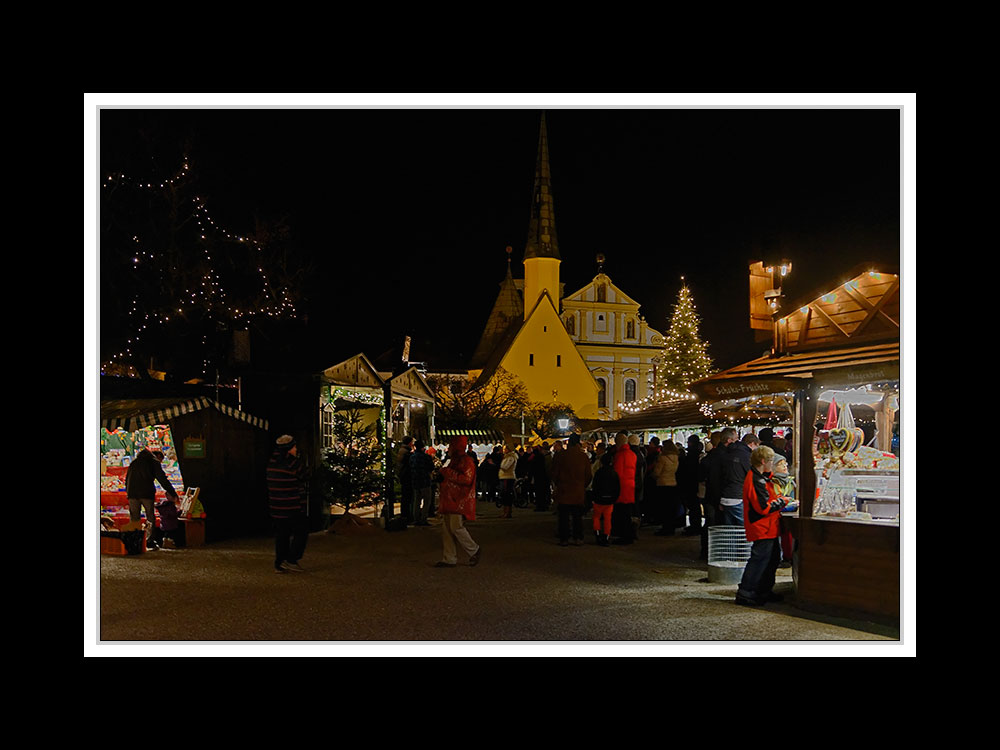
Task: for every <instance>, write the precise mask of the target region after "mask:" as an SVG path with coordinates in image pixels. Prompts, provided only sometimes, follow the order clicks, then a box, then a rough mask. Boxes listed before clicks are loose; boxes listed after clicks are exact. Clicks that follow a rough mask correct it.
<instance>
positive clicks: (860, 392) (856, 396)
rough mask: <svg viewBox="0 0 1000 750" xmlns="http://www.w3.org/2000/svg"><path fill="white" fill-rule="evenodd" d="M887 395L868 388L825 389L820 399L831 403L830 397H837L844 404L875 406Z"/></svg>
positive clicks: (840, 403)
mask: <svg viewBox="0 0 1000 750" xmlns="http://www.w3.org/2000/svg"><path fill="white" fill-rule="evenodd" d="M884 397H885V394H884V393H880V392H878V391H869V390H866V389H857V390H850V391H823V393H821V394H819V400H820V402H821V403H830V399H834V398H835V399H836V400H837V403H838V404H839V405H841V406H842V405H844V404H859V405H861V406H874V405H875V404H880V403H882V399H883V398H884Z"/></svg>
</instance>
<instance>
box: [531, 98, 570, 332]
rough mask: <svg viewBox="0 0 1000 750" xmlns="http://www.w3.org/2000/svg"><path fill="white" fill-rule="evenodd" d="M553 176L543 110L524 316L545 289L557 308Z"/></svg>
mask: <svg viewBox="0 0 1000 750" xmlns="http://www.w3.org/2000/svg"><path fill="white" fill-rule="evenodd" d="M552 205H553V204H552V175H551V173H550V172H549V137H548V133H547V132H546V129H545V113H544V112H542V127H541V130H540V131H539V134H538V163H537V164H536V166H535V191H534V194H533V196H532V200H531V221H530V222H529V223H528V243H527V245H526V246H525V248H524V315H525V318H527V316H528V315H529V314H530V313H531V310H532V309H534V307H535V303H536V302H538V300H539V299H541V297H542V295H543V294H544V293H545V292H548V295H549V299H550V300H551V302H552V305H553V306H554V307H555V308H556V310H557V311H558V310H559V299H560V296H561V295H560V291H561V290H560V286H559V264H560V263H561V262H562V259H561V258H560V257H559V241H558V239H557V238H556V219H555V212H554V211H553V208H552Z"/></svg>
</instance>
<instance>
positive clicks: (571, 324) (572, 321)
mask: <svg viewBox="0 0 1000 750" xmlns="http://www.w3.org/2000/svg"><path fill="white" fill-rule="evenodd" d="M566 333H568V334H569V335H570V336H573V335H574V334H576V318H574V317H573V316H572V315H571V316H570V317H568V318H566Z"/></svg>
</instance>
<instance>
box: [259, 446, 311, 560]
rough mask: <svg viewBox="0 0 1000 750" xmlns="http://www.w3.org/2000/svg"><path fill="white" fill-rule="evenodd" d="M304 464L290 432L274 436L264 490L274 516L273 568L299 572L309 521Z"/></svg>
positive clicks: (272, 516)
mask: <svg viewBox="0 0 1000 750" xmlns="http://www.w3.org/2000/svg"><path fill="white" fill-rule="evenodd" d="M304 475H305V466H304V465H303V463H302V461H301V460H300V459H299V457H298V448H297V447H296V446H295V439H294V438H293V437H292V436H291V435H282V436H281V437H280V438H278V441H277V444H276V445H275V448H274V453H272V454H271V460H270V461H269V462H268V464H267V494H268V501H269V505H270V509H271V518H272V519H273V520H274V528H275V533H274V572H275V573H288V572H289V571H295V572H301V571H302V567H301V566H300V565H299V560H300V559H301V558H302V554H303V553H304V552H305V550H306V541H307V540H308V538H309V525H308V519H307V517H306V507H305V497H304V493H303V487H302V483H303V477H304Z"/></svg>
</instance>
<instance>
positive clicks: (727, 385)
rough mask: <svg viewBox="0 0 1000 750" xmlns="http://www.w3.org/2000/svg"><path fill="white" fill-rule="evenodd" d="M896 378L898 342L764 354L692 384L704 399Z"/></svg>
mask: <svg viewBox="0 0 1000 750" xmlns="http://www.w3.org/2000/svg"><path fill="white" fill-rule="evenodd" d="M898 379H899V341H891V342H887V343H884V344H870V345H867V346H856V347H841V348H836V349H823V350H819V351H812V352H800V353H796V354H784V355H781V356H767V357H760V358H759V359H755V360H751V361H750V362H746V363H744V364H742V365H738V366H737V367H733V368H731V369H729V370H725V371H724V372H720V373H716V374H715V375H712V376H710V377H707V378H704V379H703V380H699V381H696V382H694V383H692V384H691V385H690V386H689V387H690V390H691V391H693V392H694V393H696V394H697V395H698V396H699V397H701V398H702V399H705V400H714V399H732V398H742V397H745V396H754V395H758V394H765V393H782V392H786V391H795V390H797V389H799V388H802V387H803V386H804V385H806V384H807V383H808V384H815V385H818V386H821V387H823V386H844V385H852V384H861V383H872V382H877V381H881V380H898Z"/></svg>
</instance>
